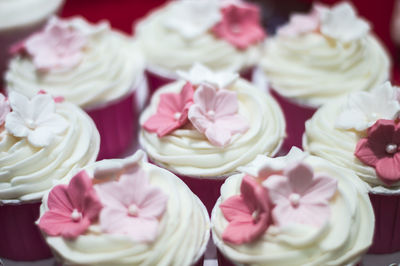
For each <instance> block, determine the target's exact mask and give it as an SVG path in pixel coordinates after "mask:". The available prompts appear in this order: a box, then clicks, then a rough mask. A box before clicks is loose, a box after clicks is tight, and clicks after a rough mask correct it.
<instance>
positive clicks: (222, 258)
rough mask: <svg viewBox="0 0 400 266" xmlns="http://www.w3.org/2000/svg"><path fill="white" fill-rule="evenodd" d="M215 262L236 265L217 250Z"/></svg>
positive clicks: (221, 265)
mask: <svg viewBox="0 0 400 266" xmlns="http://www.w3.org/2000/svg"><path fill="white" fill-rule="evenodd" d="M217 260H218V266H236V264H234V263H233V262H232V261H230V260H229V259H227V258H226V257H225V256H224V255H223V254H222V252H220V251H219V249H217ZM355 266H362V262H359V263H357V264H355Z"/></svg>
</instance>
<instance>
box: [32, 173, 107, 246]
mask: <svg viewBox="0 0 400 266" xmlns="http://www.w3.org/2000/svg"><path fill="white" fill-rule="evenodd" d="M47 205H48V208H49V210H48V211H47V212H45V214H44V215H43V216H42V218H40V221H39V227H40V229H41V230H42V231H44V232H45V233H46V234H48V235H50V236H62V237H65V238H69V239H74V238H77V237H78V236H79V235H81V234H83V233H85V231H86V230H87V229H88V228H89V226H90V224H91V223H93V222H94V221H96V220H97V218H98V216H99V213H100V210H101V208H102V205H101V202H100V200H99V198H98V196H97V194H96V191H95V190H94V189H93V186H92V180H91V179H90V177H89V176H88V175H87V173H86V172H85V171H81V172H79V173H78V174H77V175H75V176H74V177H73V178H72V179H71V182H70V183H69V185H68V186H67V185H57V186H55V187H54V188H53V189H52V190H51V191H50V193H49V197H48V200H47Z"/></svg>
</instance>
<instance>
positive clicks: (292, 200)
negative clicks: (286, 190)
mask: <svg viewBox="0 0 400 266" xmlns="http://www.w3.org/2000/svg"><path fill="white" fill-rule="evenodd" d="M289 201H290V204H292V206H293V207H297V206H299V202H300V195H299V194H297V193H292V194H290V196H289Z"/></svg>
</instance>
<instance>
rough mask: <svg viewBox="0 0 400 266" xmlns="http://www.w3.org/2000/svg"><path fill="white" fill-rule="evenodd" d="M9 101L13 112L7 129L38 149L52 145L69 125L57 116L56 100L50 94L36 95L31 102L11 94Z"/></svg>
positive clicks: (7, 119) (7, 120)
mask: <svg viewBox="0 0 400 266" xmlns="http://www.w3.org/2000/svg"><path fill="white" fill-rule="evenodd" d="M9 101H10V105H11V108H12V112H11V113H9V114H8V115H7V117H6V123H5V127H6V129H7V131H8V132H10V133H11V134H13V135H14V136H16V137H20V138H27V140H28V141H29V142H30V143H31V144H32V145H33V146H36V147H44V146H48V145H50V144H51V142H52V141H53V139H54V137H55V135H59V134H61V133H63V132H64V131H65V130H66V129H67V127H68V123H67V121H66V120H65V118H63V117H62V116H61V115H59V114H57V113H56V112H55V111H56V105H55V102H54V99H53V98H52V97H51V96H50V95H48V94H38V95H35V96H34V97H33V98H32V99H31V100H29V99H28V98H27V97H25V96H24V95H22V94H19V93H17V92H11V93H10V95H9Z"/></svg>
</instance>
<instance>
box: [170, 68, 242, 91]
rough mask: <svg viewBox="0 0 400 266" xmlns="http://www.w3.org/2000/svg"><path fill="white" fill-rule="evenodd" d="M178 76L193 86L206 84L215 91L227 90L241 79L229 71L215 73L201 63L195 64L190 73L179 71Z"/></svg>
mask: <svg viewBox="0 0 400 266" xmlns="http://www.w3.org/2000/svg"><path fill="white" fill-rule="evenodd" d="M177 74H178V76H179V77H181V78H182V79H184V80H187V81H189V82H190V83H192V85H200V84H206V85H208V86H211V87H213V88H214V89H224V88H227V87H229V86H230V85H232V84H233V83H234V82H235V81H236V80H237V79H238V77H239V75H238V74H237V73H233V72H228V71H220V72H213V71H211V70H210V69H209V68H207V67H205V66H204V65H202V64H199V63H195V64H194V65H193V66H192V68H191V69H190V70H189V71H188V72H185V71H177Z"/></svg>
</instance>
